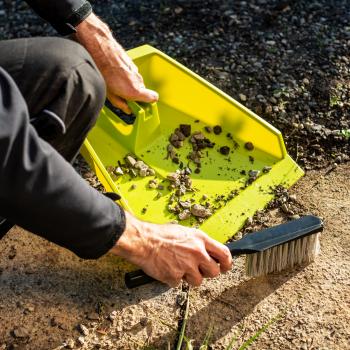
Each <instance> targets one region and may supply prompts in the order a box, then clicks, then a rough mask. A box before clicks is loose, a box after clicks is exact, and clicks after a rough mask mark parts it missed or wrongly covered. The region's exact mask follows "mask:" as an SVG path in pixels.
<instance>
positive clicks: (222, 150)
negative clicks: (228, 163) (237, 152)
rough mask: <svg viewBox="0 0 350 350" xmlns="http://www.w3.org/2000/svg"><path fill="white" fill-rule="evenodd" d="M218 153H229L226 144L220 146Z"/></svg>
mask: <svg viewBox="0 0 350 350" xmlns="http://www.w3.org/2000/svg"><path fill="white" fill-rule="evenodd" d="M220 153H221V154H223V155H224V156H227V155H228V154H229V153H230V147H228V146H222V147H220Z"/></svg>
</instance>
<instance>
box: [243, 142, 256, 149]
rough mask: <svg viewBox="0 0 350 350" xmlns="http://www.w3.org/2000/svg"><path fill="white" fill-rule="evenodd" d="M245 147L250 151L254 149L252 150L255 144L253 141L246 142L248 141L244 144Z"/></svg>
mask: <svg viewBox="0 0 350 350" xmlns="http://www.w3.org/2000/svg"><path fill="white" fill-rule="evenodd" d="M244 148H245V149H246V150H248V151H252V150H253V149H254V145H253V143H252V142H246V143H245V144H244Z"/></svg>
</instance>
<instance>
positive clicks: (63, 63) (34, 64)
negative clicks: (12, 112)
mask: <svg viewBox="0 0 350 350" xmlns="http://www.w3.org/2000/svg"><path fill="white" fill-rule="evenodd" d="M0 53H1V54H0V66H2V67H3V68H5V70H6V71H7V72H8V73H9V74H10V75H11V77H12V78H13V79H14V80H15V82H16V84H17V86H18V87H19V89H20V91H21V93H22V95H23V97H24V99H25V101H26V103H27V105H28V109H29V115H30V120H31V123H32V124H33V125H34V127H35V128H36V130H37V132H38V133H39V135H40V136H41V137H42V138H44V139H45V140H47V141H49V142H50V143H51V144H52V146H54V147H55V148H56V150H57V151H58V152H59V153H61V154H62V155H63V156H64V157H65V158H66V159H67V160H70V161H71V160H72V159H73V158H74V157H75V156H76V155H77V153H78V152H79V149H80V147H81V144H82V143H83V141H84V139H85V137H86V135H87V133H88V132H89V130H90V129H91V127H92V126H93V125H94V124H95V122H96V119H97V117H98V114H99V111H100V109H101V108H102V106H103V103H104V100H105V84H104V81H103V78H102V76H101V74H100V72H99V71H98V69H97V67H96V65H95V63H94V62H93V60H92V58H91V56H90V55H89V54H88V52H87V51H86V50H85V49H84V48H83V47H82V46H81V45H79V44H77V43H76V42H74V41H71V40H67V39H62V38H55V37H50V38H28V39H15V40H8V41H2V42H0Z"/></svg>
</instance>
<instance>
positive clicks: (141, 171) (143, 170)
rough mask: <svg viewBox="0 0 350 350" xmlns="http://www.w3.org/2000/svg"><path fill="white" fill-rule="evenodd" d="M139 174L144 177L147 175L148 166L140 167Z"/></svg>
mask: <svg viewBox="0 0 350 350" xmlns="http://www.w3.org/2000/svg"><path fill="white" fill-rule="evenodd" d="M139 175H140V176H141V177H146V176H147V175H148V168H142V169H140V171H139Z"/></svg>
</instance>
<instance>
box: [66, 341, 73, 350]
mask: <svg viewBox="0 0 350 350" xmlns="http://www.w3.org/2000/svg"><path fill="white" fill-rule="evenodd" d="M65 343H66V347H67V348H68V349H74V346H75V341H74V340H73V339H68V340H67V341H66V342H65Z"/></svg>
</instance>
